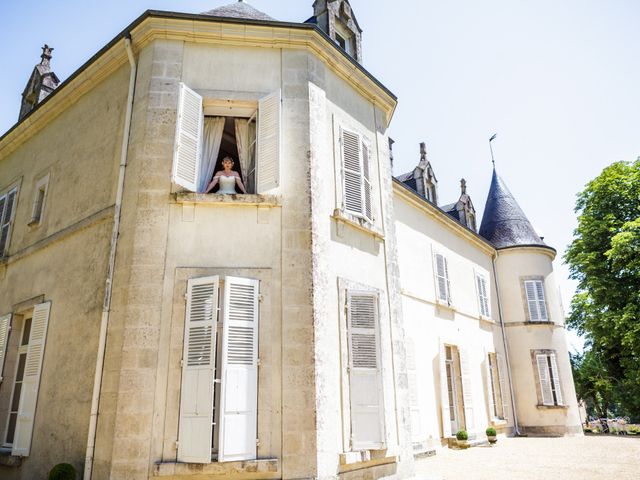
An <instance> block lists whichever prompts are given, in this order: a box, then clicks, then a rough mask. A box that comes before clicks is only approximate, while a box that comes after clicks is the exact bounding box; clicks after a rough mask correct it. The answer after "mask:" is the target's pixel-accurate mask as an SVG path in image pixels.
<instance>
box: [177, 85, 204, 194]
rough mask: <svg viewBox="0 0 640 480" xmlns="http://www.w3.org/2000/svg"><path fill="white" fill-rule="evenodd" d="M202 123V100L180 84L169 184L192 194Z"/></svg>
mask: <svg viewBox="0 0 640 480" xmlns="http://www.w3.org/2000/svg"><path fill="white" fill-rule="evenodd" d="M203 122H204V114H203V110H202V97H201V96H200V95H198V94H197V93H196V92H194V91H193V90H191V89H190V88H189V87H187V86H186V85H185V84H184V83H181V84H180V95H179V99H178V118H177V121H176V141H175V147H174V151H173V172H172V176H171V180H172V181H173V183H176V184H178V185H180V186H182V187H184V188H186V189H187V190H191V191H192V192H196V191H197V190H198V180H199V179H198V175H199V172H200V162H201V156H202V125H203Z"/></svg>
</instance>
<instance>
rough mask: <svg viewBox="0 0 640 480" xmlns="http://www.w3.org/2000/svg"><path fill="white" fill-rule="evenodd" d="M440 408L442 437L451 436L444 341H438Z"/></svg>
mask: <svg viewBox="0 0 640 480" xmlns="http://www.w3.org/2000/svg"><path fill="white" fill-rule="evenodd" d="M438 355H439V362H440V410H441V412H442V437H443V438H447V437H450V436H451V414H450V413H449V385H448V384H447V353H446V346H445V344H444V343H440V351H439V354H438Z"/></svg>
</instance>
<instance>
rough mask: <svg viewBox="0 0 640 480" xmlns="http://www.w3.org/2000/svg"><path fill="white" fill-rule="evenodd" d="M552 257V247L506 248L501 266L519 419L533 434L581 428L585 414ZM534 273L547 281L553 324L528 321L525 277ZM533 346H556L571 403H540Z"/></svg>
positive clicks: (564, 389)
mask: <svg viewBox="0 0 640 480" xmlns="http://www.w3.org/2000/svg"><path fill="white" fill-rule="evenodd" d="M552 257H553V254H552V252H550V251H549V250H546V251H545V250H542V249H531V248H517V249H507V250H500V251H499V253H498V260H497V269H498V275H499V279H500V291H501V298H502V302H503V311H504V319H505V325H506V335H507V340H508V344H509V352H510V357H509V358H510V360H511V369H512V372H513V381H514V390H515V396H516V404H517V407H518V420H519V424H520V425H521V427H522V430H523V431H524V432H526V433H530V434H532V435H533V434H552V435H563V434H567V433H570V434H576V433H579V434H581V433H582V428H581V422H580V415H579V412H578V404H577V401H576V393H575V387H574V384H573V376H572V372H571V365H570V363H569V353H568V347H567V341H566V333H565V330H564V318H563V312H562V306H561V303H560V296H559V295H560V294H559V290H558V287H557V284H556V282H555V274H554V272H553V264H552V259H553V258H552ZM529 278H539V279H542V280H543V281H544V290H545V298H546V304H547V309H548V312H549V320H550V322H551V323H550V324H532V323H527V322H528V311H527V304H526V302H525V298H526V297H525V296H524V292H523V288H524V287H523V286H522V281H523V280H524V279H529ZM532 350H552V351H554V352H555V353H556V359H557V364H558V370H559V377H560V381H561V382H562V386H561V390H562V394H563V399H564V402H565V403H566V407H565V408H548V407H539V406H538V405H539V404H541V403H542V401H541V394H540V392H539V390H540V387H539V379H538V370H537V366H536V365H535V364H534V360H533V358H532V353H531V352H532Z"/></svg>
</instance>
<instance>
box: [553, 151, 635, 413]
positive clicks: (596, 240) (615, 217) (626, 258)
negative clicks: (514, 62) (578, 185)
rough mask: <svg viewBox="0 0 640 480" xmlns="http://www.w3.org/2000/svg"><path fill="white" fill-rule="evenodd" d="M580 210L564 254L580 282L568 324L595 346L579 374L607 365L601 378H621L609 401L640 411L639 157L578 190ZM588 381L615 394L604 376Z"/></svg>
mask: <svg viewBox="0 0 640 480" xmlns="http://www.w3.org/2000/svg"><path fill="white" fill-rule="evenodd" d="M576 213H578V215H579V217H578V228H577V229H576V230H575V232H574V240H573V242H572V243H571V245H570V246H569V248H568V250H567V252H566V254H565V261H566V262H567V264H568V265H569V268H570V272H571V278H573V279H575V280H577V281H578V291H577V293H576V295H575V296H574V298H573V300H572V302H571V314H570V316H569V319H568V325H569V326H570V327H571V328H574V329H576V330H577V331H578V333H580V334H582V335H584V336H585V337H586V339H587V346H588V348H589V351H588V352H587V355H588V358H583V359H581V360H580V361H579V362H577V363H576V365H575V366H576V368H577V372H578V373H577V374H576V376H577V377H579V378H581V376H582V374H583V372H582V371H581V370H582V369H584V370H585V375H587V376H588V374H591V375H592V376H593V374H594V372H595V371H596V370H597V369H602V377H606V378H609V379H615V382H613V383H612V384H611V385H612V391H611V395H612V396H611V397H610V398H611V400H609V404H611V403H612V402H615V403H617V404H619V405H620V407H621V409H622V410H623V412H625V413H626V414H628V415H630V416H632V417H635V418H640V159H638V160H636V161H635V162H617V163H614V164H613V165H611V166H609V167H607V168H605V169H604V170H603V171H602V173H601V174H600V175H599V176H598V177H597V178H595V179H594V180H592V181H591V182H589V183H588V184H587V186H586V188H585V189H584V191H583V192H581V193H580V194H579V195H578V200H577V202H576ZM594 366H597V368H595V367H594ZM587 384H591V386H592V387H593V388H597V389H600V390H599V395H600V396H601V397H602V398H605V397H606V395H608V393H607V390H606V389H604V390H602V389H603V388H604V385H603V384H602V383H601V382H599V380H598V377H597V376H595V377H592V378H591V381H590V382H587ZM585 385H586V384H585ZM607 388H608V387H607ZM606 406H607V407H608V405H606Z"/></svg>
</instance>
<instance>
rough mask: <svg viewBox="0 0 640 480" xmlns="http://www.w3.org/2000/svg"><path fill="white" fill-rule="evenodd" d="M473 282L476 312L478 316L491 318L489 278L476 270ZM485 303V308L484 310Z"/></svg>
mask: <svg viewBox="0 0 640 480" xmlns="http://www.w3.org/2000/svg"><path fill="white" fill-rule="evenodd" d="M474 273H475V284H476V294H477V295H476V298H477V301H478V313H479V315H480V318H486V319H489V320H490V319H491V293H490V292H491V290H490V288H489V278H488V276H487V275H486V274H484V273H483V272H479V271H476V272H474ZM481 283H482V285H483V286H484V290H485V291H484V294H483V292H482V289H481ZM483 300H484V302H483ZM485 304H486V310H485Z"/></svg>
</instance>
